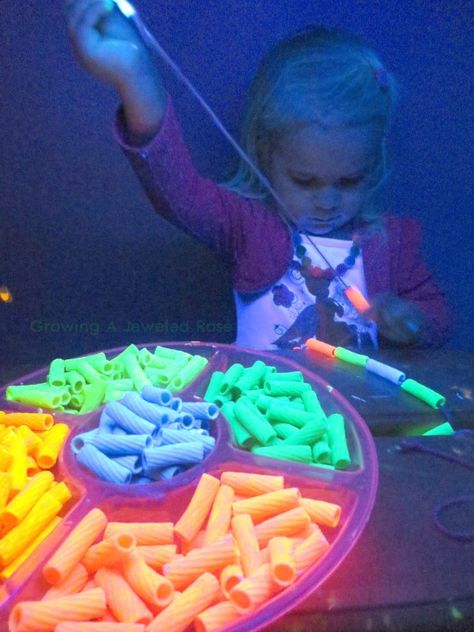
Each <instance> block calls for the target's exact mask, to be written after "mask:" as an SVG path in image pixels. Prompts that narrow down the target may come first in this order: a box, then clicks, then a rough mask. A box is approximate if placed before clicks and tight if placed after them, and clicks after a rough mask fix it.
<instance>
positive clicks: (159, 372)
mask: <svg viewBox="0 0 474 632" xmlns="http://www.w3.org/2000/svg"><path fill="white" fill-rule="evenodd" d="M181 368H182V367H181V365H178V364H169V365H168V366H167V367H166V368H165V369H153V368H151V367H148V366H147V367H146V368H145V369H144V373H145V375H146V376H147V378H148V379H149V380H150V381H151V383H152V384H153V386H160V387H163V386H168V385H169V383H170V382H171V380H172V379H173V378H174V377H175V375H178V373H179V372H180V371H181Z"/></svg>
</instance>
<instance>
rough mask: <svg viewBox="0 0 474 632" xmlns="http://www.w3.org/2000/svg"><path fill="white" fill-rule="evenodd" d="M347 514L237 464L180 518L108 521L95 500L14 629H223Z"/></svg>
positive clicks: (270, 591)
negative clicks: (38, 595) (36, 598)
mask: <svg viewBox="0 0 474 632" xmlns="http://www.w3.org/2000/svg"><path fill="white" fill-rule="evenodd" d="M340 515H341V508H340V506H339V505H336V504H333V503H328V502H324V501H318V500H314V499H310V498H304V497H302V496H301V493H300V490H299V489H298V488H296V487H289V488H285V487H284V479H283V476H270V475H263V474H254V473H243V472H230V471H228V472H223V473H222V475H221V477H220V480H219V479H218V478H216V477H214V476H211V475H209V474H203V475H202V476H201V478H200V480H199V482H198V484H197V487H196V489H195V491H194V494H193V496H192V498H191V500H190V502H189V504H188V506H187V507H186V509H185V511H184V513H183V514H182V515H181V517H180V518H179V519H178V521H177V522H176V523H175V524H173V523H172V522H159V523H146V522H145V523H136V522H134V523H130V522H108V520H107V517H106V515H105V514H104V513H103V512H102V511H101V510H100V509H99V508H94V509H92V510H91V511H90V512H89V513H88V514H87V515H85V516H84V517H83V518H82V520H81V521H80V522H79V524H78V525H77V526H76V527H75V528H74V529H73V531H72V532H71V533H70V535H69V536H68V537H67V539H66V540H65V541H64V542H63V544H62V545H61V546H60V547H59V548H58V549H57V551H56V553H55V554H54V555H53V556H52V557H51V559H50V560H49V562H48V563H47V564H46V565H45V566H44V568H43V577H44V579H45V580H46V581H47V582H48V583H49V584H50V585H51V588H50V589H49V590H48V591H47V592H46V594H45V595H44V596H43V598H42V599H41V600H40V601H25V602H20V603H18V604H16V605H15V606H14V608H13V609H12V611H11V613H10V618H9V629H10V631H11V632H48V631H54V632H81V631H83V632H87V631H90V632H100V631H101V630H103V631H104V632H107V631H109V630H110V632H113V631H114V630H116V631H117V632H120V630H127V631H128V632H139V631H144V630H146V631H147V632H158V631H160V632H163V631H166V632H180V631H183V630H185V629H186V628H187V627H188V626H189V625H190V624H192V623H194V627H195V630H197V631H198V632H203V631H211V630H220V629H222V628H224V627H225V626H226V625H227V624H229V623H231V622H233V621H235V620H237V619H239V618H240V617H242V616H245V615H246V614H249V613H251V612H253V611H254V610H255V609H257V608H258V607H259V606H261V605H263V604H264V603H265V602H266V601H268V600H269V599H271V598H272V597H273V596H274V595H276V594H277V593H278V592H280V591H281V590H284V589H285V587H287V586H289V585H290V584H292V583H293V582H294V581H295V580H296V579H297V578H298V577H299V576H300V575H301V574H302V573H303V572H305V571H306V570H307V569H308V568H309V567H311V566H313V565H314V564H315V563H316V562H317V561H318V560H319V559H320V558H321V556H322V555H323V554H324V553H325V552H326V551H327V550H328V548H329V543H328V541H327V539H326V537H325V536H324V534H323V532H322V531H321V528H320V525H321V526H323V527H328V526H329V527H335V526H337V524H338V522H339V518H340ZM100 536H102V539H101V540H100V541H99V542H97V539H98V538H99V537H100Z"/></svg>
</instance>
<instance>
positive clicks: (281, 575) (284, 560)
mask: <svg viewBox="0 0 474 632" xmlns="http://www.w3.org/2000/svg"><path fill="white" fill-rule="evenodd" d="M268 552H269V556H270V571H271V574H272V577H273V581H274V582H276V583H277V584H278V585H279V586H281V587H284V586H289V585H290V584H292V583H293V582H294V581H295V579H296V561H295V558H294V555H293V542H292V541H291V540H290V538H285V537H281V536H280V537H276V538H272V539H271V540H270V542H269V543H268Z"/></svg>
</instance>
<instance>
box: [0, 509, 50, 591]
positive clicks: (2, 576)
mask: <svg viewBox="0 0 474 632" xmlns="http://www.w3.org/2000/svg"><path fill="white" fill-rule="evenodd" d="M60 522H61V518H58V517H57V516H56V517H55V518H53V519H52V520H51V522H50V523H49V524H48V526H47V527H45V528H44V529H43V530H42V531H41V533H39V535H37V536H36V538H35V539H34V540H33V542H32V543H31V544H30V545H29V546H27V547H26V549H23V551H22V552H21V553H20V555H18V556H17V557H16V558H15V559H14V560H13V562H11V563H10V564H8V566H5V568H4V569H2V570H1V571H0V580H2V581H5V580H6V579H8V578H9V577H11V576H12V575H13V573H14V572H15V571H16V569H17V568H18V567H19V566H21V564H23V562H24V561H25V560H26V559H27V558H28V557H29V556H30V555H31V553H32V552H33V551H34V550H35V549H36V548H37V547H38V546H39V545H40V544H41V542H43V540H45V539H46V538H47V537H48V535H49V534H50V533H51V531H53V529H55V528H56V527H57V526H58V524H59V523H60Z"/></svg>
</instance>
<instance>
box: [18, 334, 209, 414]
mask: <svg viewBox="0 0 474 632" xmlns="http://www.w3.org/2000/svg"><path fill="white" fill-rule="evenodd" d="M207 362H208V360H207V358H205V357H203V356H200V355H192V354H190V353H187V352H185V351H179V350H177V349H171V348H168V347H160V346H157V347H156V349H155V350H154V352H153V353H152V352H151V351H149V350H148V349H146V348H142V349H138V348H137V347H136V346H135V345H133V344H132V345H130V346H128V347H127V348H126V349H124V351H122V352H121V353H119V354H118V355H117V356H115V357H114V358H110V359H107V358H106V356H105V353H96V354H94V355H90V356H85V357H82V358H70V359H68V360H62V359H59V358H58V359H56V360H53V362H51V365H50V367H49V372H48V376H47V379H46V382H44V383H42V384H25V385H15V386H9V387H8V388H7V392H6V398H7V400H10V401H14V402H20V403H22V404H27V405H30V406H37V407H40V408H49V409H52V410H58V411H62V412H66V413H70V414H81V415H82V414H85V413H89V412H91V411H93V410H95V409H96V408H98V407H99V406H101V405H102V404H107V403H108V402H112V401H115V400H118V399H121V398H122V397H123V396H124V395H125V393H126V392H127V391H131V390H135V391H138V392H141V390H142V388H143V387H144V386H146V385H150V384H151V385H152V386H158V387H161V388H167V389H168V390H170V391H173V392H179V391H182V390H183V389H184V388H185V387H186V386H187V385H188V384H189V383H190V382H191V381H192V380H193V379H194V378H195V377H197V375H199V373H200V372H201V371H202V370H203V369H204V367H205V366H206V364H207Z"/></svg>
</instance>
